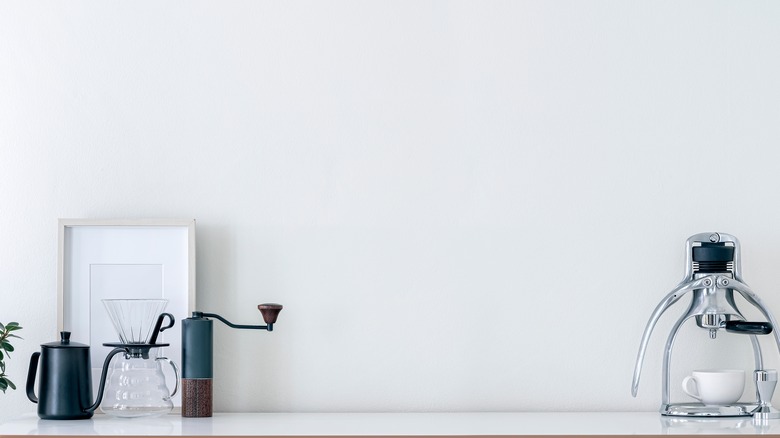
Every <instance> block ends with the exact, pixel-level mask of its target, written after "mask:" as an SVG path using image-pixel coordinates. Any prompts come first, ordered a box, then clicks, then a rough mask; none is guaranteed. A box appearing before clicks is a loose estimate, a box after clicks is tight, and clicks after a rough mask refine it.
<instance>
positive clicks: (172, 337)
mask: <svg viewBox="0 0 780 438" xmlns="http://www.w3.org/2000/svg"><path fill="white" fill-rule="evenodd" d="M58 234H59V251H58V255H59V256H58V268H57V283H58V295H57V309H58V312H57V330H58V331H69V332H71V341H73V342H80V343H83V344H87V345H89V346H90V353H91V357H92V377H93V379H92V380H93V391H94V392H95V393H96V392H97V388H98V382H99V380H100V371H101V368H102V366H103V361H104V359H105V357H106V356H107V354H108V352H109V351H110V350H111V348H110V347H105V346H103V344H104V343H106V342H119V338H118V335H117V334H116V330H115V329H114V327H113V325H112V324H111V321H110V319H109V318H108V313H107V312H106V310H105V309H104V307H103V304H102V302H101V300H102V299H108V298H122V299H135V298H137V299H141V298H164V299H167V300H168V305H167V307H166V308H165V312H167V313H170V314H172V315H173V316H174V318H175V319H176V325H175V326H174V327H173V328H172V329H170V330H166V331H164V332H162V333H161V334H160V337H158V340H157V342H158V343H168V344H170V346H169V347H165V348H164V350H163V352H164V353H165V356H167V357H168V358H169V359H171V360H173V361H174V362H176V363H177V364H181V328H180V327H181V325H180V324H181V320H182V319H184V318H187V317H189V316H190V315H191V314H192V312H193V311H194V310H195V220H194V219H111V220H100V219H97V220H96V219H60V220H59V233H58ZM55 339H59V336H57V337H56V338H55ZM164 368H170V367H164ZM165 373H166V377H168V378H170V379H172V378H173V376H172V373H171V372H170V370H166V371H165ZM169 381H170V382H172V380H169ZM174 404H175V405H176V406H181V398H180V397H179V395H178V394H177V395H176V397H174Z"/></svg>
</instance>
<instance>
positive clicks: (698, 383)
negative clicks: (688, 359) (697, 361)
mask: <svg viewBox="0 0 780 438" xmlns="http://www.w3.org/2000/svg"><path fill="white" fill-rule="evenodd" d="M682 389H683V391H685V393H686V394H688V395H690V396H691V397H693V398H695V399H696V400H699V401H700V402H702V403H704V404H705V405H730V404H733V403H736V402H738V401H739V399H740V397H742V393H743V392H744V391H745V370H695V371H693V372H692V373H691V375H690V376H687V377H686V378H684V379H683V381H682Z"/></svg>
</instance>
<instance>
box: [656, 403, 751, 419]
mask: <svg viewBox="0 0 780 438" xmlns="http://www.w3.org/2000/svg"><path fill="white" fill-rule="evenodd" d="M757 407H758V405H757V404H755V403H734V404H732V405H726V406H705V405H703V404H701V403H671V404H668V405H664V406H663V407H662V408H661V415H665V416H668V417H689V418H710V417H750V416H752V415H753V412H754V411H755V410H756V408H757Z"/></svg>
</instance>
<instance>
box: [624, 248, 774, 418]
mask: <svg viewBox="0 0 780 438" xmlns="http://www.w3.org/2000/svg"><path fill="white" fill-rule="evenodd" d="M685 247H686V264H685V276H684V277H683V279H682V281H681V282H680V283H679V284H678V285H677V287H675V288H674V289H673V290H672V291H671V292H669V294H667V295H666V297H664V299H663V300H661V302H660V303H659V304H658V306H657V307H656V308H655V310H654V311H653V313H652V315H651V316H650V320H649V321H648V322H647V326H646V327H645V331H644V334H643V335H642V341H641V343H640V345H639V353H638V354H637V358H636V366H635V368H634V379H633V383H632V385H631V394H632V395H633V396H634V397H636V394H637V390H638V388H639V377H640V375H641V373H642V362H643V361H644V356H645V351H646V350H647V344H648V341H649V340H650V335H651V334H652V332H653V328H654V327H655V325H656V323H657V322H658V319H659V318H660V317H661V315H662V314H663V313H664V312H665V311H666V310H667V309H669V308H670V307H671V306H672V305H673V304H675V303H676V302H677V301H679V300H680V299H682V298H683V296H685V295H686V294H689V293H690V299H691V301H690V305H689V306H688V310H686V311H685V313H684V314H683V315H682V316H681V317H680V318H679V319H678V320H677V322H676V323H675V324H674V326H672V330H671V332H670V333H669V337H668V338H667V340H666V345H665V347H664V358H663V370H662V375H661V409H660V411H661V414H662V415H666V416H677V417H688V418H696V417H701V418H706V417H743V416H752V417H753V418H754V419H758V420H770V419H780V411H778V410H777V409H775V408H774V407H772V404H771V401H772V395H773V394H774V390H775V385H776V384H777V371H776V370H767V369H764V364H763V358H762V355H761V346H760V345H759V342H758V338H757V335H767V334H771V333H774V339H775V342H776V344H777V347H778V351H780V332H779V331H778V330H773V329H777V328H778V325H777V321H776V320H775V318H774V316H773V315H772V313H771V312H770V311H769V309H768V308H767V307H766V305H764V303H763V302H762V301H761V298H759V297H758V295H756V293H755V292H753V291H752V290H751V289H750V287H748V286H747V285H746V284H745V282H744V281H743V280H742V269H741V264H740V254H741V250H740V245H739V240H737V238H736V237H734V236H732V235H729V234H723V233H701V234H696V235H693V236H691V237H690V238H688V240H687V241H686V245H685ZM734 292H738V293H739V294H740V295H741V296H742V297H744V298H745V300H746V301H747V302H748V303H750V304H752V305H753V306H755V307H756V308H757V309H758V310H759V311H760V312H761V314H762V315H763V316H764V317H765V318H766V322H748V321H745V317H744V316H743V315H742V313H741V312H740V311H739V309H738V308H737V304H736V302H735V301H734ZM690 318H695V321H696V325H697V326H698V327H700V328H703V329H705V330H708V331H709V337H710V338H712V339H715V338H716V336H717V334H718V331H719V330H721V329H723V330H725V331H726V332H729V333H740V334H744V335H747V336H748V338H749V339H750V341H751V343H752V346H753V355H754V359H755V371H754V372H753V380H754V382H755V384H756V401H755V402H752V403H741V402H737V403H731V404H727V405H704V404H702V403H671V401H670V400H669V385H670V379H671V374H670V361H671V356H672V347H673V346H674V341H675V338H676V337H677V333H678V331H679V330H680V327H681V326H682V325H683V323H684V322H685V321H687V320H688V319H690Z"/></svg>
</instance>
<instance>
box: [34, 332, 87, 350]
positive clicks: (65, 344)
mask: <svg viewBox="0 0 780 438" xmlns="http://www.w3.org/2000/svg"><path fill="white" fill-rule="evenodd" d="M41 347H49V348H89V345H86V344H80V343H78V342H70V332H65V331H63V332H60V340H59V342H49V343H46V344H41Z"/></svg>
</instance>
